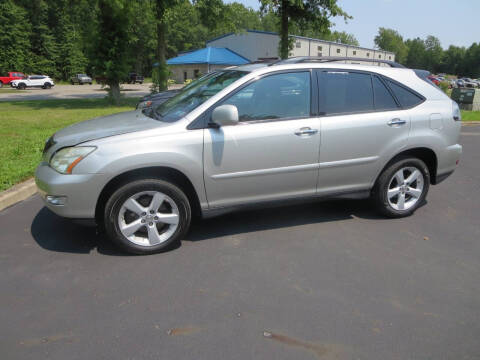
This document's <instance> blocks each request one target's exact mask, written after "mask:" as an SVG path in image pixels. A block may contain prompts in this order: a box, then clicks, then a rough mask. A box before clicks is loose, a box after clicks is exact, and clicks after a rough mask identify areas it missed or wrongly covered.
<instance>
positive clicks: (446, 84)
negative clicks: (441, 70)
mask: <svg viewBox="0 0 480 360" xmlns="http://www.w3.org/2000/svg"><path fill="white" fill-rule="evenodd" d="M449 86H450V84H449V82H448V81H440V83H439V84H438V87H439V88H440V89H442V91H443V92H444V93H445V94H448V87H449Z"/></svg>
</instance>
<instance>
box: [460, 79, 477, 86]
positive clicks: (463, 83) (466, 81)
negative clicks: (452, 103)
mask: <svg viewBox="0 0 480 360" xmlns="http://www.w3.org/2000/svg"><path fill="white" fill-rule="evenodd" d="M457 85H458V87H467V88H475V87H477V84H476V83H475V82H473V81H472V79H470V78H461V79H458V80H457Z"/></svg>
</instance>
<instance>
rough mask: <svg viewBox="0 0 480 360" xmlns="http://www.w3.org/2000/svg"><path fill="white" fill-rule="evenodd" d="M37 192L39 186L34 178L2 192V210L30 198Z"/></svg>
mask: <svg viewBox="0 0 480 360" xmlns="http://www.w3.org/2000/svg"><path fill="white" fill-rule="evenodd" d="M36 192H37V186H36V185H35V180H34V179H33V178H31V179H28V180H27V181H24V182H22V183H20V184H17V185H14V186H12V187H11V188H10V189H7V190H5V191H2V192H0V211H2V210H3V209H5V208H7V207H9V206H12V205H14V204H16V203H18V202H20V201H22V200H25V199H28V198H29V197H30V196H32V195H33V194H35V193H36Z"/></svg>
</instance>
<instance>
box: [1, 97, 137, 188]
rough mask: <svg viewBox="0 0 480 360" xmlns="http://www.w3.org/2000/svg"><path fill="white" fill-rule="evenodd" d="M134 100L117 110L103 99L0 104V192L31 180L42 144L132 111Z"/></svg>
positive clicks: (127, 99) (127, 101)
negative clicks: (71, 128) (82, 124)
mask: <svg viewBox="0 0 480 360" xmlns="http://www.w3.org/2000/svg"><path fill="white" fill-rule="evenodd" d="M137 101H138V99H137V98H125V99H123V100H122V104H121V105H119V106H115V105H111V104H109V103H108V101H107V100H106V99H73V100H38V101H21V102H20V101H14V102H13V101H12V102H0V191H3V190H5V189H8V188H9V187H11V186H12V185H14V184H16V183H18V182H20V181H22V180H25V179H27V178H29V177H31V176H32V175H33V173H34V171H35V167H36V166H37V164H38V163H39V161H40V159H41V157H42V151H43V146H44V144H45V141H46V140H47V139H48V137H50V136H51V135H52V134H53V133H54V132H56V131H57V130H59V129H61V128H63V127H65V126H68V125H70V124H73V123H76V122H79V121H82V120H86V119H91V118H94V117H96V116H103V115H108V114H113V113H118V112H122V111H129V110H133V109H134V107H135V104H136V103H137Z"/></svg>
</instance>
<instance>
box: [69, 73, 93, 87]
mask: <svg viewBox="0 0 480 360" xmlns="http://www.w3.org/2000/svg"><path fill="white" fill-rule="evenodd" d="M70 82H71V83H72V85H75V84H78V85H83V84H90V85H92V78H91V77H90V76H88V75H87V74H76V75H74V76H72V78H71V79H70Z"/></svg>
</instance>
